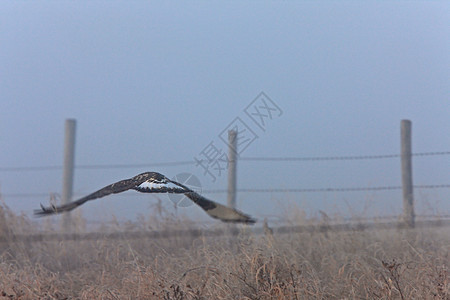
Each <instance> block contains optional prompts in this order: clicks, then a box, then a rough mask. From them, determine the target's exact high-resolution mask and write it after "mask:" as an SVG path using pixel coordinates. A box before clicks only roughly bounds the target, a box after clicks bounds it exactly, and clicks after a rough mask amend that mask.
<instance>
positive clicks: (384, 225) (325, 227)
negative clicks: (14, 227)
mask: <svg viewBox="0 0 450 300" xmlns="http://www.w3.org/2000/svg"><path fill="white" fill-rule="evenodd" d="M443 226H450V220H445V219H441V220H423V221H416V222H415V228H430V227H431V228H432V227H443ZM406 228H408V227H406V226H405V224H404V223H403V222H401V221H400V222H396V221H394V222H379V223H362V222H361V223H344V224H327V223H326V222H323V223H320V224H316V225H297V226H292V225H291V226H279V227H275V228H272V229H270V230H271V233H268V232H267V229H266V228H264V227H263V228H254V229H250V228H243V229H244V230H243V231H239V230H230V229H229V228H222V229H207V230H204V229H183V230H162V231H122V232H111V233H104V232H88V233H38V234H9V235H7V236H2V237H0V243H12V242H24V243H30V242H31V243H32V242H50V241H61V240H70V241H77V240H104V239H108V240H111V239H112V240H117V239H122V240H130V239H144V238H147V239H161V238H198V237H214V238H217V237H223V236H230V237H233V236H237V235H240V234H245V235H249V234H255V235H260V234H266V235H269V236H271V235H273V234H275V235H279V234H294V233H315V232H318V233H324V232H342V231H366V230H392V229H395V230H402V229H406Z"/></svg>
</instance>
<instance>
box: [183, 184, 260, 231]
mask: <svg viewBox="0 0 450 300" xmlns="http://www.w3.org/2000/svg"><path fill="white" fill-rule="evenodd" d="M184 195H185V196H186V197H188V198H189V199H191V200H192V201H193V202H194V203H195V204H197V205H198V206H200V207H201V208H202V209H203V210H204V211H205V212H206V213H207V214H208V215H209V216H210V217H213V218H215V219H219V220H221V221H223V222H229V223H246V224H254V223H256V220H255V219H253V218H252V217H250V216H249V215H247V214H244V213H243V212H240V211H239V210H237V209H234V208H231V207H228V206H225V205H222V204H220V203H217V202H214V201H212V200H209V199H206V198H205V197H203V196H202V195H200V194H198V193H196V192H193V191H192V192H187V193H184Z"/></svg>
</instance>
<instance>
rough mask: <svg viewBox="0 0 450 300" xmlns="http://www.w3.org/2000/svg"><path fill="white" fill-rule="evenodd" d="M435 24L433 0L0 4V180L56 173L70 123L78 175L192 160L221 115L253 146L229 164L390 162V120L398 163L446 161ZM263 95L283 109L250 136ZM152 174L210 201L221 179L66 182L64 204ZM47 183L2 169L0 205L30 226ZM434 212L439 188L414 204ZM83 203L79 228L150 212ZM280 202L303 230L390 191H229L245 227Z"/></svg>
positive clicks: (333, 180)
mask: <svg viewBox="0 0 450 300" xmlns="http://www.w3.org/2000/svg"><path fill="white" fill-rule="evenodd" d="M449 13H450V4H449V3H448V2H446V1H431V2H420V1H405V2H399V1H392V2H391V1H381V2H380V1H377V2H370V1H364V2H359V1H343V2H331V1H329V2H328V1H325V2H321V1H299V2H295V3H294V2H287V1H286V2H255V1H245V2H184V3H178V2H176V3H166V2H156V1H152V2H144V1H135V2H128V1H124V2H122V1H86V2H78V1H77V2H75V1H71V2H67V1H49V2H42V1H41V2H24V1H22V2H12V1H8V2H6V1H5V2H2V4H1V9H0V45H1V47H0V97H1V100H0V145H1V152H0V167H1V168H8V167H32V166H49V165H50V166H53V165H61V164H62V157H63V153H62V151H63V138H64V137H63V133H64V120H65V119H66V118H75V119H76V120H77V141H76V164H77V165H103V164H104V165H116V164H145V163H158V162H170V161H188V160H193V159H194V157H196V156H198V155H199V153H200V152H201V151H202V150H203V149H204V148H205V147H206V146H207V145H208V144H209V143H210V142H211V141H216V142H219V141H220V139H219V138H218V135H219V134H220V133H221V132H222V131H223V130H224V129H225V128H226V127H227V125H229V123H230V122H231V121H233V120H234V119H235V118H236V117H242V119H243V120H244V121H245V122H246V124H247V125H248V126H250V127H251V128H252V129H253V130H254V131H255V133H256V134H257V135H258V139H256V140H255V141H254V142H253V143H252V144H251V145H250V146H249V147H248V148H247V149H246V150H245V152H244V153H243V154H242V156H243V157H260V156H261V157H317V156H349V155H378V154H395V153H399V149H400V141H399V136H400V121H401V120H402V119H410V120H411V121H412V122H413V151H414V152H433V151H450V139H449V132H450V102H449V95H450V71H449V70H450V54H449V53H450V39H449V36H450V19H449V18H448V16H449ZM261 91H264V92H265V93H266V94H267V95H268V96H269V97H270V98H271V99H272V100H273V101H274V102H275V103H276V104H277V105H278V106H279V107H280V108H281V110H282V111H283V114H282V115H281V116H280V117H279V118H274V119H273V120H271V121H270V122H268V124H267V128H266V130H265V132H264V131H262V130H261V129H260V128H258V127H257V126H256V125H255V124H254V123H251V120H249V119H245V113H244V109H245V108H246V106H247V105H248V104H249V103H250V102H251V101H253V100H254V99H255V97H256V96H257V95H258V94H259V93H260V92H261ZM222 146H223V145H222ZM413 167H414V181H415V184H417V185H419V184H450V172H449V167H450V156H449V155H444V156H426V157H415V158H414V164H413ZM151 170H153V171H159V172H161V173H163V174H165V175H167V176H169V177H172V176H175V175H176V174H178V173H181V172H190V173H193V174H195V175H196V176H197V177H198V178H199V179H200V180H201V182H202V186H203V188H204V189H210V190H211V189H224V188H226V176H220V177H219V178H218V179H217V181H216V182H212V181H211V179H210V178H209V177H208V176H205V175H204V174H203V172H202V169H201V168H199V167H196V166H195V165H188V166H164V167H155V168H144V167H136V168H125V169H96V170H86V169H77V170H76V171H75V186H74V192H75V197H78V196H82V195H84V194H87V193H90V192H93V191H95V190H96V189H98V188H101V187H103V186H104V185H107V184H110V183H112V182H114V181H116V180H120V179H123V178H127V177H131V176H134V175H136V174H138V173H140V172H143V171H151ZM61 173H62V171H61V170H51V171H48V170H47V171H22V172H11V171H6V170H3V171H0V188H1V193H2V194H3V200H4V201H5V202H6V204H7V205H8V206H9V207H11V208H12V209H13V210H14V211H17V212H20V211H23V212H25V213H27V214H30V213H31V212H32V209H34V208H37V207H38V206H39V203H40V202H42V203H47V202H48V196H44V195H36V196H26V197H25V196H24V197H17V194H21V193H27V194H28V193H29V194H46V193H50V192H60V191H61ZM400 182H401V180H400V162H399V160H398V158H394V159H384V160H367V161H366V160H360V161H325V162H250V161H240V162H239V165H238V187H239V188H328V187H374V186H398V185H400ZM8 195H10V196H8ZM207 196H208V197H210V198H212V199H215V200H217V201H219V202H222V203H224V202H225V201H226V195H225V194H208V195H207ZM161 199H162V200H164V203H166V204H167V205H168V207H169V208H168V209H171V206H170V203H171V202H170V201H169V200H167V199H168V198H167V197H166V196H161ZM449 199H450V189H448V188H444V189H430V190H416V200H417V203H418V210H419V211H418V213H432V212H433V213H434V212H439V213H449V210H450V203H449V202H450V201H449ZM97 201H98V203H91V204H88V205H90V206H84V207H83V212H84V213H85V215H88V216H93V214H95V216H96V217H97V218H98V217H99V215H101V216H105V218H106V217H108V216H109V215H110V213H115V214H117V215H120V216H124V217H126V218H130V219H133V218H134V217H135V216H136V214H140V213H141V214H145V213H147V212H149V211H150V210H151V208H150V206H151V205H152V204H154V203H155V202H156V198H155V197H153V196H151V195H134V194H133V192H130V193H126V194H124V195H117V196H113V197H111V198H106V199H103V200H97ZM292 203H295V204H296V205H298V207H300V208H301V209H305V210H306V211H307V213H308V214H312V215H314V214H315V213H316V212H317V210H319V209H322V210H324V211H327V212H336V211H338V212H340V213H342V214H345V215H349V214H352V213H356V214H363V213H368V212H367V211H364V207H366V206H368V207H369V210H371V211H372V212H373V213H375V214H381V215H385V214H396V213H400V212H401V191H397V190H396V191H380V192H352V193H338V192H334V193H270V194H263V193H239V194H238V205H239V207H240V208H241V209H242V210H244V211H246V212H248V213H250V214H253V215H255V216H256V217H258V216H259V217H262V216H265V215H280V216H281V215H283V214H284V213H286V211H289V210H290V205H291V204H292ZM119 209H123V210H124V211H123V212H122V213H120V212H118V210H119ZM178 211H179V213H187V214H192V215H193V216H197V215H198V216H199V217H201V218H202V219H203V217H204V215H203V214H202V212H201V211H199V210H197V208H194V207H191V208H184V209H183V210H181V209H179V210H178Z"/></svg>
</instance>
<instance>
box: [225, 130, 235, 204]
mask: <svg viewBox="0 0 450 300" xmlns="http://www.w3.org/2000/svg"><path fill="white" fill-rule="evenodd" d="M228 147H229V148H228V201H227V203H228V206H229V207H232V208H236V163H237V162H236V156H237V132H236V131H235V130H229V131H228Z"/></svg>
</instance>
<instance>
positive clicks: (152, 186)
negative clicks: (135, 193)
mask: <svg viewBox="0 0 450 300" xmlns="http://www.w3.org/2000/svg"><path fill="white" fill-rule="evenodd" d="M138 189H140V190H147V191H159V190H165V191H167V190H180V189H181V188H180V187H179V186H177V185H176V184H173V183H172V182H166V183H161V182H150V181H149V180H147V181H144V182H143V183H141V184H140V185H138Z"/></svg>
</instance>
